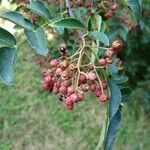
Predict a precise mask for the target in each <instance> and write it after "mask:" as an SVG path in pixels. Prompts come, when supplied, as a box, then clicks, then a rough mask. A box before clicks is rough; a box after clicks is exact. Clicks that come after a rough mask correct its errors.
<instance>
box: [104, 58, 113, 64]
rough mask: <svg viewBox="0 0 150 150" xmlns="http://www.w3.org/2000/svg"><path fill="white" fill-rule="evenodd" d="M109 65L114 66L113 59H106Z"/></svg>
mask: <svg viewBox="0 0 150 150" xmlns="http://www.w3.org/2000/svg"><path fill="white" fill-rule="evenodd" d="M105 59H106V61H107V63H108V64H112V63H113V59H112V58H110V57H106V58H105Z"/></svg>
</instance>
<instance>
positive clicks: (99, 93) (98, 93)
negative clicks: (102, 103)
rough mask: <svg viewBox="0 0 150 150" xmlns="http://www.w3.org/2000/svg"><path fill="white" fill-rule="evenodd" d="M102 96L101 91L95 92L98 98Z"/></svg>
mask: <svg viewBox="0 0 150 150" xmlns="http://www.w3.org/2000/svg"><path fill="white" fill-rule="evenodd" d="M101 94H102V92H101V90H100V89H96V90H95V95H96V96H97V97H99V96H100V95H101Z"/></svg>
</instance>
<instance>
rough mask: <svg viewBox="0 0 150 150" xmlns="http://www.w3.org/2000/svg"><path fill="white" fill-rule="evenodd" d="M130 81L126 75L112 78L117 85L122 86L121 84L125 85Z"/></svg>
mask: <svg viewBox="0 0 150 150" xmlns="http://www.w3.org/2000/svg"><path fill="white" fill-rule="evenodd" d="M128 79H129V77H128V76H126V75H115V76H112V80H113V81H114V82H115V83H116V84H121V83H125V82H127V81H128Z"/></svg>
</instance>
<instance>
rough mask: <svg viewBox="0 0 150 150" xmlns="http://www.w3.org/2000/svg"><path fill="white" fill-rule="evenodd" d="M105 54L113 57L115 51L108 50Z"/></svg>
mask: <svg viewBox="0 0 150 150" xmlns="http://www.w3.org/2000/svg"><path fill="white" fill-rule="evenodd" d="M105 55H106V56H107V57H112V56H113V55H114V51H112V50H107V51H106V53H105Z"/></svg>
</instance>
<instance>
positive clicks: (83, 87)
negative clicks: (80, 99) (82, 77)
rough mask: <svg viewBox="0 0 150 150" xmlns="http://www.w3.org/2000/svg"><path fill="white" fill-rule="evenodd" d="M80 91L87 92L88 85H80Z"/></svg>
mask: <svg viewBox="0 0 150 150" xmlns="http://www.w3.org/2000/svg"><path fill="white" fill-rule="evenodd" d="M81 89H82V90H83V91H88V90H89V85H88V84H81Z"/></svg>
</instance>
